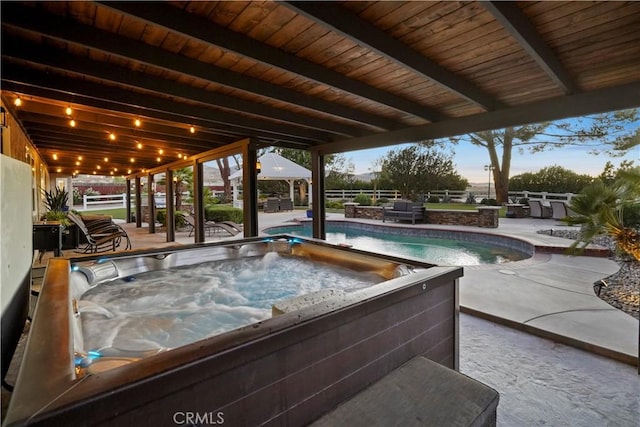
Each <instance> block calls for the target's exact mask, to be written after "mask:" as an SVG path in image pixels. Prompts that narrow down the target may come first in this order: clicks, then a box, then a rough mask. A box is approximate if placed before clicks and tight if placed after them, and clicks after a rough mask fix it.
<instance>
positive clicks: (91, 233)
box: [67, 212, 131, 254]
mask: <svg viewBox="0 0 640 427" xmlns="http://www.w3.org/2000/svg"><path fill="white" fill-rule="evenodd" d="M67 218H69V220H70V221H71V222H73V223H74V224H75V225H76V226H77V227H78V229H79V230H80V232H81V233H82V234H83V235H84V237H85V239H86V241H87V243H86V244H85V245H84V246H83V247H82V248H80V249H79V250H77V251H76V252H82V253H85V254H86V253H98V252H106V251H115V250H116V249H117V248H119V247H120V245H121V244H122V242H123V241H124V242H126V245H125V249H131V240H129V235H128V234H127V232H126V231H125V230H124V229H123V228H122V227H120V226H119V225H118V224H115V223H113V222H110V223H109V224H105V223H102V224H100V225H96V226H94V227H92V228H91V229H89V228H88V227H87V225H86V224H85V222H84V221H83V220H82V218H80V217H79V216H77V215H76V214H74V213H73V212H69V213H68V214H67Z"/></svg>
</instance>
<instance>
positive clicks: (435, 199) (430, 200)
mask: <svg viewBox="0 0 640 427" xmlns="http://www.w3.org/2000/svg"><path fill="white" fill-rule="evenodd" d="M427 203H440V197H438V196H429V198H428V199H427Z"/></svg>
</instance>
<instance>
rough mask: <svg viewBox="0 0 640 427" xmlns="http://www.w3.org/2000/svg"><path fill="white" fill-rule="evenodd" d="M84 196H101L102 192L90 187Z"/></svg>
mask: <svg viewBox="0 0 640 427" xmlns="http://www.w3.org/2000/svg"><path fill="white" fill-rule="evenodd" d="M84 195H85V196H99V195H100V192H99V191H97V190H94V189H93V188H91V187H89V188H87V189H86V190H84Z"/></svg>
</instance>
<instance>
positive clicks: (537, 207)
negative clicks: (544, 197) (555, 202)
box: [529, 200, 551, 218]
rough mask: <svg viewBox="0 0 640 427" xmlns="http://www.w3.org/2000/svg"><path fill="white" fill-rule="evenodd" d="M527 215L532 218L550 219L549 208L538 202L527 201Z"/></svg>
mask: <svg viewBox="0 0 640 427" xmlns="http://www.w3.org/2000/svg"><path fill="white" fill-rule="evenodd" d="M529 215H530V216H531V217H532V218H551V208H550V207H549V206H545V205H543V204H542V202H540V200H529Z"/></svg>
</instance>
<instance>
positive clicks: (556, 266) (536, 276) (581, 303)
mask: <svg viewBox="0 0 640 427" xmlns="http://www.w3.org/2000/svg"><path fill="white" fill-rule="evenodd" d="M501 220H503V219H502V218H501ZM308 221H311V220H310V219H306V218H299V219H294V220H293V222H295V223H303V222H308ZM515 221H516V222H510V225H512V224H515V226H512V227H511V230H506V229H504V228H503V229H500V228H497V229H478V228H476V227H469V226H448V225H447V226H441V225H434V224H415V225H413V224H402V223H384V224H382V223H381V222H380V221H376V220H366V219H352V218H344V219H343V218H327V223H330V222H349V223H354V224H362V223H365V224H370V225H373V226H377V227H388V228H403V229H409V230H415V229H429V230H443V231H450V232H451V231H452V232H465V233H476V234H481V235H493V236H495V235H498V236H502V237H507V238H511V239H515V240H518V241H522V242H526V243H528V244H530V245H533V247H534V254H533V256H532V257H531V258H527V259H524V260H521V261H513V262H509V263H504V264H482V265H477V266H476V265H474V266H465V267H464V270H465V276H464V277H462V278H461V279H460V310H461V311H462V312H464V313H468V314H472V315H474V316H476V317H481V318H484V319H487V320H491V321H493V322H496V323H499V324H503V325H505V326H509V327H512V328H515V329H518V330H522V331H525V332H528V333H531V334H534V335H537V336H540V337H543V338H547V339H551V340H553V341H556V342H560V343H563V344H567V345H570V346H573V347H577V348H580V349H582V350H585V351H588V352H591V353H595V354H599V355H601V356H604V357H608V358H612V359H615V360H618V361H621V362H624V363H628V364H631V365H638V363H639V362H638V361H639V358H638V344H639V343H638V342H639V339H638V337H640V332H639V322H638V320H636V319H635V318H633V317H632V316H630V315H628V314H626V313H624V312H623V311H621V310H618V309H616V308H615V307H612V306H611V305H609V304H607V303H606V302H605V301H603V300H601V299H600V298H599V297H598V296H597V295H596V294H595V291H594V289H593V284H594V283H595V282H597V281H599V280H601V279H604V278H606V277H608V276H610V275H611V274H614V273H615V272H617V271H618V270H619V266H618V264H617V263H616V262H614V261H613V260H611V259H608V256H609V249H608V248H604V247H601V246H598V245H589V246H588V247H587V248H586V250H585V251H584V252H583V253H582V254H581V255H567V252H566V251H567V249H568V248H569V246H570V245H571V243H573V241H572V240H569V239H564V238H560V237H557V236H552V235H546V234H539V233H536V232H535V231H528V230H526V229H525V228H524V227H517V226H518V225H520V224H519V223H518V222H517V221H518V220H515ZM504 222H507V221H504ZM521 224H522V225H525V224H526V223H525V222H524V221H523V222H522V223H521ZM542 224H544V225H547V224H548V227H545V228H551V229H552V230H553V229H554V228H560V227H558V226H557V225H556V224H554V223H542ZM280 225H283V226H284V225H286V223H284V224H280ZM268 228H271V227H268ZM518 228H521V229H518ZM265 229H266V228H265ZM516 278H517V280H514V279H516Z"/></svg>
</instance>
